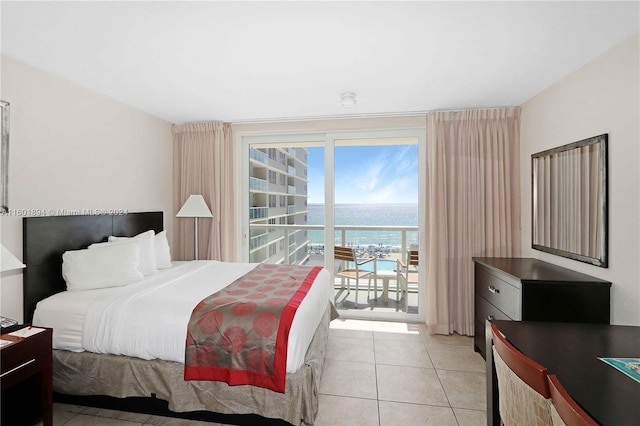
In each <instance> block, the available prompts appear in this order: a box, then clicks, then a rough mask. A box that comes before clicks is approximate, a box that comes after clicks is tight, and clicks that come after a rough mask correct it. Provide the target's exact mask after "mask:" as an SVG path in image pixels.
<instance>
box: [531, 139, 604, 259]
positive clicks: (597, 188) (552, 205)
mask: <svg viewBox="0 0 640 426" xmlns="http://www.w3.org/2000/svg"><path fill="white" fill-rule="evenodd" d="M531 171H532V191H531V196H532V199H531V206H532V221H531V223H532V238H531V241H532V247H533V248H534V249H537V250H542V251H545V252H548V253H553V254H556V255H558V256H564V257H568V258H571V259H575V260H579V261H582V262H587V263H591V264H593V265H597V266H601V267H603V268H606V267H607V266H608V259H607V250H608V243H607V217H608V210H607V209H608V207H607V135H606V134H604V135H600V136H595V137H592V138H589V139H585V140H582V141H578V142H574V143H571V144H568V145H564V146H561V147H558V148H554V149H550V150H547V151H543V152H539V153H536V154H533V155H532V156H531Z"/></svg>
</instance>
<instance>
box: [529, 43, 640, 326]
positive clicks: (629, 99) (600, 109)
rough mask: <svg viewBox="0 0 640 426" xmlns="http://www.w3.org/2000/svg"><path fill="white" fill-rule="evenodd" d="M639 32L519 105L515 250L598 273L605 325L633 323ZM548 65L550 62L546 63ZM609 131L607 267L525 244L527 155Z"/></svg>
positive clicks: (637, 305)
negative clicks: (606, 287)
mask: <svg viewBox="0 0 640 426" xmlns="http://www.w3.org/2000/svg"><path fill="white" fill-rule="evenodd" d="M639 41H640V37H639V35H638V34H636V35H635V36H633V37H631V38H629V39H627V40H625V41H624V42H622V43H621V44H619V45H618V46H616V47H614V48H613V49H611V50H609V51H608V52H606V53H605V54H604V55H602V56H601V57H599V58H597V59H595V60H594V61H593V62H591V63H589V64H587V65H586V66H584V67H583V68H581V69H579V70H578V71H576V72H574V73H573V74H571V75H569V76H567V77H566V78H564V79H563V80H561V81H560V82H558V83H557V84H555V85H554V86H552V87H550V88H549V89H547V90H545V91H544V92H542V93H540V94H539V95H537V96H535V97H534V98H532V99H530V100H529V101H527V102H526V103H524V104H523V105H522V121H521V148H520V150H521V151H520V156H521V164H520V165H521V170H522V177H521V185H522V187H521V190H522V191H521V192H522V244H523V245H522V254H523V256H525V257H536V258H539V259H541V260H544V261H547V262H550V263H555V264H557V265H561V266H564V267H566V268H569V269H573V270H576V271H579V272H582V273H585V274H589V275H592V276H595V277H598V278H602V279H605V280H608V281H611V282H612V283H613V285H612V288H611V297H612V302H611V322H612V324H624V325H640V133H639V125H638V123H639V121H640V107H639V105H640V102H639V96H640V84H639V80H640V67H639V52H640V45H639ZM550 66H553V64H550ZM602 133H608V134H609V164H608V167H609V268H607V269H604V268H599V267H596V266H592V265H588V264H585V263H582V262H577V261H574V260H570V259H566V258H563V257H559V256H554V255H551V254H548V253H543V252H540V251H537V250H533V249H531V154H533V153H535V152H539V151H543V150H545V149H549V148H553V147H556V146H560V145H565V144H568V143H571V142H575V141H578V140H582V139H585V138H588V137H591V136H596V135H599V134H602Z"/></svg>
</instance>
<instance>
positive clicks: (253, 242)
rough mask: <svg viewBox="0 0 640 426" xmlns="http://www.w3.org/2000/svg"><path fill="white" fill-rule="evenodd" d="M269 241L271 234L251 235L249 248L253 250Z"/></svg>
mask: <svg viewBox="0 0 640 426" xmlns="http://www.w3.org/2000/svg"><path fill="white" fill-rule="evenodd" d="M268 242H269V234H268V233H264V234H260V235H256V236H255V237H251V238H250V239H249V249H250V250H253V249H254V248H256V247H260V246H264V245H266V244H267V243H268Z"/></svg>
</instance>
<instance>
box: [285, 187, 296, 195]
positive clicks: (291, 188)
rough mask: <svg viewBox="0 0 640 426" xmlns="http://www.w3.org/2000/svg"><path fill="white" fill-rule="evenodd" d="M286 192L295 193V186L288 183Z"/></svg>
mask: <svg viewBox="0 0 640 426" xmlns="http://www.w3.org/2000/svg"><path fill="white" fill-rule="evenodd" d="M287 194H290V195H296V187H295V186H293V185H289V186H288V187H287Z"/></svg>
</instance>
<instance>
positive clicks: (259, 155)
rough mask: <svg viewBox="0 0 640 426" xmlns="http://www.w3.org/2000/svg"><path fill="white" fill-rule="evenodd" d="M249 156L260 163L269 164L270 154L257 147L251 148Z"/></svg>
mask: <svg viewBox="0 0 640 426" xmlns="http://www.w3.org/2000/svg"><path fill="white" fill-rule="evenodd" d="M249 158H250V159H252V160H255V161H258V162H259V163H263V164H269V156H268V155H267V154H265V153H264V152H262V151H258V150H257V149H255V148H251V149H250V150H249Z"/></svg>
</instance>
